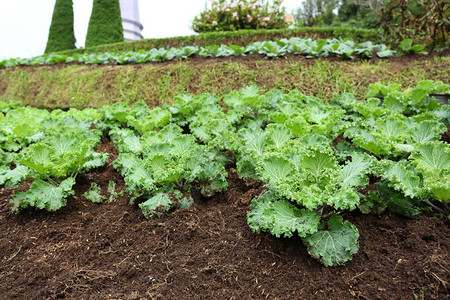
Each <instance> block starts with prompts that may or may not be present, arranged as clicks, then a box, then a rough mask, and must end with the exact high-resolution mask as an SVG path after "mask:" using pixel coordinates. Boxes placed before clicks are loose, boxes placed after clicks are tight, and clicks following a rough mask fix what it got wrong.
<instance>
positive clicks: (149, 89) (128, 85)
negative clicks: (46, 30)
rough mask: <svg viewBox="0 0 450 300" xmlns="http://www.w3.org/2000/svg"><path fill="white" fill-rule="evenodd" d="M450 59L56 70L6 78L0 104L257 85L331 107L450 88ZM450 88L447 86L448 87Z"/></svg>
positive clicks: (147, 98) (211, 62)
mask: <svg viewBox="0 0 450 300" xmlns="http://www.w3.org/2000/svg"><path fill="white" fill-rule="evenodd" d="M449 70H450V57H448V56H446V57H434V58H429V59H425V58H423V59H419V60H410V61H409V62H408V63H405V62H404V61H403V60H395V59H393V60H381V61H375V62H371V61H368V62H361V61H330V60H326V59H314V60H298V59H295V58H292V57H291V58H286V59H274V60H268V59H256V58H255V59H250V60H239V59H233V58H229V59H206V60H189V59H188V60H185V61H180V62H168V63H152V64H144V65H124V66H110V65H108V66H87V65H57V66H38V67H23V68H11V69H1V70H0V101H22V102H23V103H24V104H28V105H32V106H37V107H50V108H55V107H69V106H70V107H79V108H80V107H99V106H102V105H104V104H110V103H114V102H118V101H125V102H128V103H133V102H136V101H143V102H146V103H147V104H149V105H151V106H155V105H159V104H162V103H170V102H171V101H172V99H173V96H174V95H176V94H180V93H194V94H198V93H205V92H208V93H214V94H217V95H219V96H222V95H224V94H226V93H228V92H229V91H230V90H233V89H239V88H241V87H243V86H245V85H249V84H257V85H258V86H260V87H261V88H262V90H268V89H272V88H278V89H281V90H285V91H288V90H292V89H297V90H300V91H302V92H303V93H305V94H307V95H314V96H317V97H319V98H322V99H330V98H331V97H332V95H333V94H336V93H342V92H350V93H353V94H355V95H356V96H357V97H360V98H362V97H364V95H365V92H366V90H367V86H368V85H369V84H371V83H374V82H377V81H381V82H384V83H399V84H402V85H403V86H404V87H410V86H414V85H415V84H416V83H417V82H418V81H420V80H423V79H431V80H441V81H444V82H445V81H448V78H450V71H449ZM447 83H448V82H447Z"/></svg>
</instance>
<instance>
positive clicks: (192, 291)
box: [0, 140, 450, 299]
mask: <svg viewBox="0 0 450 300" xmlns="http://www.w3.org/2000/svg"><path fill="white" fill-rule="evenodd" d="M97 150H98V151H102V152H109V153H110V154H111V157H110V160H109V162H108V164H107V165H106V166H104V167H102V168H100V169H98V170H97V171H96V172H93V173H89V174H83V175H79V176H78V177H77V184H76V186H75V190H76V194H75V196H74V197H71V198H69V201H68V205H67V206H66V207H64V208H63V209H61V210H60V211H58V212H55V213H50V212H45V211H36V210H26V211H23V212H21V213H19V214H17V213H13V212H12V211H11V208H10V205H9V204H8V201H9V199H11V197H12V193H13V191H14V189H0V261H1V264H0V299H450V297H449V293H448V284H449V283H448V281H449V278H450V276H449V270H450V264H449V257H448V255H449V247H450V234H449V233H450V230H449V223H448V220H446V218H445V217H442V216H439V215H435V214H433V213H431V212H426V213H423V214H422V215H420V216H419V217H417V218H416V219H406V218H401V217H395V216H390V215H389V214H383V215H380V216H378V215H362V214H360V213H358V212H352V213H347V214H344V218H345V219H347V220H350V221H351V222H352V223H353V224H355V225H356V226H357V228H358V229H359V232H360V239H359V243H360V250H359V252H358V253H357V254H356V255H354V257H353V260H352V261H350V262H348V263H347V264H346V265H345V266H341V267H328V268H327V267H324V266H322V265H321V264H320V263H319V262H318V261H316V260H314V259H313V258H311V256H309V254H308V253H307V251H306V248H305V246H303V244H302V243H301V240H300V238H298V237H293V238H290V239H277V238H275V237H273V236H271V235H269V234H265V233H263V234H255V233H253V232H252V231H251V230H250V228H249V227H248V225H247V220H246V213H247V211H248V209H249V204H250V201H251V199H252V198H254V197H255V196H257V195H259V194H260V193H261V192H262V191H263V187H262V186H261V184H258V183H253V184H252V185H247V184H246V183H245V182H244V181H243V180H241V179H239V178H238V176H237V175H236V173H234V172H233V171H232V170H230V171H229V178H228V181H229V188H228V190H227V192H224V193H221V194H216V195H215V196H213V197H211V198H204V197H202V196H201V194H200V193H196V192H195V191H194V193H193V197H194V200H195V204H194V205H193V206H191V207H190V208H182V209H176V210H174V211H172V212H170V213H168V214H167V215H165V216H163V217H162V218H160V219H155V220H146V219H145V218H144V217H143V215H142V213H141V212H140V210H139V209H138V207H137V206H133V205H131V204H129V198H130V197H129V196H128V195H127V194H126V193H125V194H124V195H123V196H121V197H119V198H117V199H116V200H114V201H113V202H112V203H109V204H94V203H92V202H90V201H89V200H87V199H86V198H85V197H84V196H83V193H84V192H85V191H86V190H87V189H88V188H89V186H90V183H91V182H95V183H97V184H99V185H100V186H101V187H102V190H103V191H104V192H106V189H107V186H108V182H109V181H114V182H116V184H117V185H116V188H117V190H124V189H125V186H124V182H123V179H122V178H121V176H120V175H119V174H118V173H117V172H116V171H115V170H114V168H113V167H112V161H113V160H114V159H115V158H116V156H117V153H116V151H115V149H114V148H113V146H112V143H111V142H109V141H105V140H104V141H103V143H102V144H101V145H99V147H98V148H97ZM28 185H29V183H25V184H24V185H22V186H21V187H19V188H18V189H25V188H27V187H28Z"/></svg>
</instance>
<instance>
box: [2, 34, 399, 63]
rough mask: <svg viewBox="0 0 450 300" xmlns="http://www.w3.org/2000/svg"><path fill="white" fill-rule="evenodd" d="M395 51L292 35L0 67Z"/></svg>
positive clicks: (42, 58)
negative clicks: (248, 42)
mask: <svg viewBox="0 0 450 300" xmlns="http://www.w3.org/2000/svg"><path fill="white" fill-rule="evenodd" d="M394 53H395V51H392V50H390V48H389V46H386V45H384V44H373V43H372V42H370V41H368V42H365V43H355V42H353V41H352V40H351V39H345V40H338V39H326V40H324V39H321V40H312V39H310V38H308V39H302V38H297V37H293V38H290V39H281V40H279V41H276V42H275V41H264V42H255V43H253V44H251V45H249V46H247V47H241V46H236V45H231V46H225V45H221V46H218V45H211V46H207V47H195V46H186V47H182V48H171V49H164V48H159V49H156V48H155V49H151V50H149V51H145V50H141V51H137V52H130V51H129V52H105V53H92V54H74V55H73V56H67V55H64V54H50V55H46V56H38V57H33V58H14V59H8V60H4V61H1V62H0V68H2V67H3V68H7V67H14V66H20V65H44V64H56V63H70V62H80V63H85V64H107V63H113V64H119V65H120V64H127V63H136V64H140V63H147V62H162V61H169V60H172V59H185V58H188V57H192V56H196V55H199V56H202V57H221V56H245V55H251V54H261V55H265V56H267V57H280V56H284V55H286V54H295V55H304V56H306V57H307V58H312V57H328V56H339V57H343V58H351V57H352V56H359V57H361V58H371V57H373V56H374V55H376V56H378V57H381V58H385V57H390V56H393V55H394Z"/></svg>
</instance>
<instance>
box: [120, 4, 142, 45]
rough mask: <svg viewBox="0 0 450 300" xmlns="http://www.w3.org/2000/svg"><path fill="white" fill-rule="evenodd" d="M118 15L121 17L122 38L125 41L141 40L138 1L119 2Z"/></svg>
mask: <svg viewBox="0 0 450 300" xmlns="http://www.w3.org/2000/svg"><path fill="white" fill-rule="evenodd" d="M120 14H121V16H122V26H123V37H124V39H125V41H127V42H128V41H135V40H140V39H143V38H144V37H143V36H142V34H141V31H142V29H143V28H144V26H142V24H141V22H140V20H139V6H138V0H120Z"/></svg>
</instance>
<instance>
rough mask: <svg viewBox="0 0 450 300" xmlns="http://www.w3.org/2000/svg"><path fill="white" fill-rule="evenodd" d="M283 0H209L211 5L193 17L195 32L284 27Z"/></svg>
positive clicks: (285, 25)
mask: <svg viewBox="0 0 450 300" xmlns="http://www.w3.org/2000/svg"><path fill="white" fill-rule="evenodd" d="M282 2H283V0H275V1H273V4H270V3H269V1H265V0H240V1H239V2H238V0H230V1H228V0H218V1H216V0H211V7H210V8H207V9H206V10H205V11H203V12H201V13H200V15H199V16H197V17H195V19H194V21H193V23H192V29H193V30H194V31H195V32H210V31H232V30H241V29H259V28H266V29H272V28H286V27H287V25H288V24H287V23H286V22H285V20H284V15H285V9H284V7H282V6H281V3H282Z"/></svg>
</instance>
